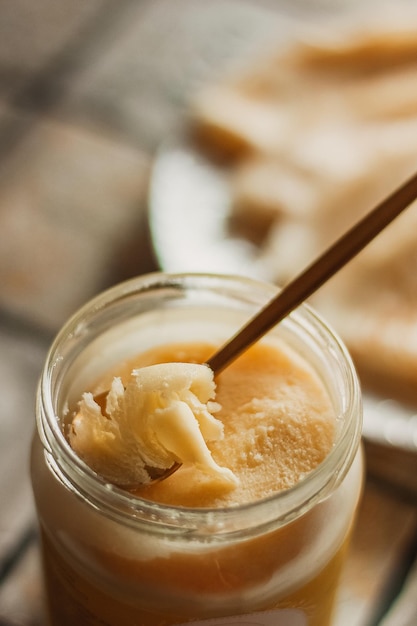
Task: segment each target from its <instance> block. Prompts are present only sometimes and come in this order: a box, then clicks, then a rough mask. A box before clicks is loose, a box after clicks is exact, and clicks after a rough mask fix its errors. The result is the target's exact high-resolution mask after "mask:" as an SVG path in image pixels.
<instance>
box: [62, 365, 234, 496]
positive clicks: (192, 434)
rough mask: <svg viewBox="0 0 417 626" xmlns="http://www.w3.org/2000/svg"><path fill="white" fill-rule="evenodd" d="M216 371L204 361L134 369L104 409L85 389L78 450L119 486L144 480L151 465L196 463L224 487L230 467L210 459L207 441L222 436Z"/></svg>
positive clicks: (76, 428) (75, 434)
mask: <svg viewBox="0 0 417 626" xmlns="http://www.w3.org/2000/svg"><path fill="white" fill-rule="evenodd" d="M215 390H216V386H215V382H214V377H213V372H212V371H211V369H210V368H209V367H207V366H206V365H198V364H193V363H162V364H157V365H150V366H148V367H143V368H140V369H135V370H133V372H132V374H131V378H130V380H129V381H128V383H127V384H126V386H125V387H124V386H123V384H122V381H121V380H120V378H114V379H113V382H112V385H111V387H110V390H109V392H108V394H107V398H106V406H105V409H104V410H103V409H102V408H101V407H100V405H99V403H98V402H96V400H95V399H94V396H93V394H92V393H89V392H88V393H84V394H83V397H82V399H81V401H80V403H79V410H78V412H77V413H76V415H75V416H74V418H73V420H72V423H71V425H70V429H69V435H68V437H69V442H70V445H71V447H72V448H73V450H74V451H75V452H76V453H77V454H78V456H79V457H80V458H82V459H83V460H84V461H85V463H87V464H88V465H89V466H90V467H91V468H92V469H93V470H94V471H95V472H97V473H98V474H99V475H101V476H102V477H103V478H104V479H105V480H106V481H108V482H110V483H113V484H115V485H118V486H121V487H134V486H136V485H140V484H147V483H149V482H150V480H151V478H150V475H149V472H148V468H158V469H168V468H170V467H172V465H173V464H174V463H180V464H183V465H184V466H186V465H190V464H192V465H195V466H196V467H197V468H198V469H200V470H202V471H203V472H205V473H206V474H209V475H210V476H211V478H212V479H213V480H214V481H216V482H218V483H219V484H224V486H225V487H227V488H234V487H235V486H236V485H237V482H238V480H237V478H236V477H235V475H234V474H233V472H232V471H231V470H229V469H228V468H225V467H220V466H219V465H218V464H217V463H216V462H215V461H214V459H213V458H212V455H211V452H210V450H209V447H208V446H207V442H210V441H216V440H220V439H222V437H223V424H222V422H221V421H220V420H218V419H216V418H215V417H214V416H213V413H215V412H216V411H217V410H219V408H220V407H219V405H218V404H217V403H216V402H214V398H215Z"/></svg>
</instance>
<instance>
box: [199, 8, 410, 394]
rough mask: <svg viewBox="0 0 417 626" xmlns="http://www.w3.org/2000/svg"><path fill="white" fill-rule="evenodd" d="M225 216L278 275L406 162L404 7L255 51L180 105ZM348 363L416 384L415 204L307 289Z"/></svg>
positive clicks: (397, 179) (293, 267)
mask: <svg viewBox="0 0 417 626" xmlns="http://www.w3.org/2000/svg"><path fill="white" fill-rule="evenodd" d="M193 112H194V126H195V129H196V134H197V136H198V137H199V138H200V141H203V142H204V145H205V146H207V147H209V148H210V150H211V151H213V152H215V153H216V154H221V155H224V157H226V158H227V161H226V162H227V169H228V172H229V176H230V187H231V190H232V197H233V200H232V206H231V209H230V210H231V224H232V225H233V227H234V228H238V229H240V230H241V232H243V233H245V234H246V235H247V236H248V237H250V238H251V239H253V240H255V241H256V242H257V243H258V245H259V254H260V257H261V258H262V260H263V261H264V262H265V263H266V264H267V266H268V267H269V268H271V269H272V271H273V275H274V276H275V279H276V281H277V282H278V283H285V282H286V281H287V280H289V279H290V278H291V277H293V276H294V275H295V274H296V273H297V272H298V271H299V270H300V269H301V268H302V267H304V266H305V264H306V263H308V262H309V261H310V260H311V259H312V258H313V257H314V256H315V255H316V254H318V253H319V252H320V251H321V250H323V249H324V247H326V246H327V245H329V244H330V243H331V242H332V241H334V240H335V238H336V237H337V236H339V235H340V234H341V233H342V232H343V231H344V230H345V229H346V228H348V227H349V226H350V225H351V224H352V223H353V222H355V221H356V220H357V219H358V218H360V217H361V216H362V215H363V214H364V213H365V212H366V211H368V210H369V209H371V208H372V207H373V205H375V204H376V203H377V202H378V201H380V200H382V199H383V198H384V197H385V196H386V195H387V194H388V193H390V192H391V191H393V190H394V188H395V187H396V186H398V185H399V184H401V183H402V182H403V181H404V180H405V179H406V178H408V177H409V176H410V175H412V174H414V173H415V171H416V169H417V13H416V12H414V14H411V15H405V16H404V14H401V17H400V18H398V19H397V14H395V16H394V17H393V19H388V18H387V19H382V18H381V19H376V20H374V22H373V23H372V24H371V23H363V24H362V25H355V26H352V25H351V26H350V27H349V28H347V29H346V30H345V32H343V33H341V32H340V31H339V32H337V33H335V34H333V35H332V36H331V35H328V36H327V37H326V36H325V37H320V38H317V39H313V38H311V39H309V40H307V39H305V40H303V41H298V42H296V43H294V44H293V45H292V46H291V47H289V48H286V49H285V50H284V49H281V50H277V51H272V52H271V51H268V53H267V54H266V56H265V57H264V58H263V59H262V60H260V59H259V58H258V59H256V62H254V64H253V65H252V66H251V67H249V66H248V67H247V68H246V69H245V70H242V71H241V72H240V74H239V75H234V76H233V77H228V78H226V79H224V80H223V81H220V82H219V83H218V84H216V85H208V86H207V87H206V88H205V89H203V90H202V91H201V92H200V93H199V94H198V95H197V98H196V100H195V102H194V104H193ZM314 304H315V305H316V306H317V307H318V308H319V309H320V310H321V311H323V313H325V314H326V316H327V317H328V318H330V320H331V321H332V322H333V323H334V325H335V327H336V328H337V329H338V330H339V332H340V333H341V334H342V336H343V337H344V339H345V341H346V342H347V344H348V346H349V348H350V349H351V351H352V354H353V355H354V358H355V359H356V362H357V365H358V368H359V370H360V371H362V372H364V373H366V374H369V375H370V376H373V378H374V379H377V380H378V381H380V382H381V383H383V381H385V380H386V381H388V380H389V381H396V382H397V383H398V385H399V386H401V385H404V386H408V387H410V388H413V386H415V385H416V384H417V205H416V206H413V207H411V208H409V209H408V210H407V211H406V212H405V213H404V214H403V216H401V217H400V218H398V220H397V221H396V222H395V223H394V224H393V225H392V226H391V227H389V229H388V230H387V231H386V232H385V233H383V234H382V235H380V238H378V239H377V240H376V241H375V242H374V243H373V244H371V246H370V247H369V248H368V249H367V250H365V251H364V252H362V253H361V254H360V255H359V256H358V257H357V259H355V260H354V261H353V262H352V263H351V264H350V265H349V266H348V267H346V268H344V269H343V270H342V271H341V272H340V273H339V274H338V275H337V276H336V277H335V278H334V279H332V281H330V283H329V284H328V285H326V286H325V287H323V288H322V289H321V290H320V292H319V293H318V294H317V296H316V297H315V298H314Z"/></svg>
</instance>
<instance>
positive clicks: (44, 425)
mask: <svg viewBox="0 0 417 626" xmlns="http://www.w3.org/2000/svg"><path fill="white" fill-rule="evenodd" d="M203 287H204V289H205V290H210V289H214V288H216V289H221V290H223V291H224V292H225V293H226V292H227V290H231V289H233V290H237V291H242V294H244V295H245V297H247V296H249V294H250V297H251V298H254V293H255V292H257V293H258V292H259V293H260V294H262V295H263V296H264V297H265V299H266V300H269V299H270V298H271V297H272V296H274V295H275V294H276V293H277V291H278V287H276V286H274V285H271V284H269V283H265V282H262V281H259V280H256V279H252V278H246V277H242V276H236V275H226V274H224V275H223V274H205V273H177V274H170V273H163V272H153V273H150V274H145V275H142V276H138V277H135V278H132V279H129V280H127V281H124V282H122V283H120V284H118V285H115V286H113V287H111V288H109V289H107V290H105V291H104V292H102V293H101V294H98V295H97V296H95V297H94V298H93V299H91V300H90V301H89V302H87V303H86V304H85V305H84V306H82V307H81V308H80V309H79V310H78V311H77V312H75V313H74V315H73V316H72V317H71V318H70V319H69V320H68V321H67V322H66V324H64V326H63V327H62V329H61V331H60V332H59V333H58V334H57V336H56V338H55V340H54V341H53V343H52V345H51V347H50V349H49V352H48V355H47V358H46V362H45V366H44V369H43V372H42V374H41V378H40V381H39V387H38V394H37V424H38V432H39V435H40V438H41V441H42V444H43V446H44V453H45V458H46V461H47V463H48V465H49V467H50V469H51V471H53V472H54V473H55V474H56V476H57V477H58V479H59V480H61V481H62V482H63V483H64V484H65V486H66V487H67V488H68V489H70V490H72V491H73V492H74V493H76V495H77V496H78V497H80V498H82V499H84V500H85V501H87V502H88V503H89V504H90V505H91V506H93V507H95V508H97V509H100V510H105V511H106V514H107V515H108V516H109V517H112V518H114V519H117V520H118V521H122V522H123V523H125V524H128V525H133V526H135V525H136V524H137V523H138V522H140V523H145V524H148V525H149V527H152V529H153V530H154V531H156V532H167V530H169V532H171V533H172V532H174V533H175V532H177V533H181V534H182V533H184V532H187V533H188V534H189V533H193V532H197V531H198V534H199V535H201V533H202V532H204V533H206V534H207V535H209V534H210V533H212V532H213V529H215V531H216V534H217V535H219V534H220V535H222V534H224V535H227V536H230V534H231V533H232V534H234V535H236V534H239V533H240V532H246V533H247V532H248V529H250V528H253V529H257V528H259V526H260V525H262V526H265V525H266V524H267V525H271V524H275V525H282V524H285V523H287V522H288V521H290V520H292V519H294V518H295V517H298V516H299V515H301V514H302V513H303V511H304V510H305V508H306V507H310V506H311V505H312V503H313V502H315V501H319V500H321V499H323V498H324V497H325V496H326V495H327V494H328V493H330V492H331V490H333V489H335V488H336V487H337V486H338V484H340V482H341V481H342V480H343V478H344V476H345V474H346V472H347V471H348V469H349V467H350V465H351V464H352V462H353V459H354V457H355V455H356V451H357V448H358V446H359V441H360V437H361V425H362V405H361V393H360V386H359V382H358V378H357V375H356V372H355V368H354V365H353V362H352V359H351V357H350V355H349V353H348V351H347V349H346V347H345V345H344V343H343V342H342V340H341V339H340V337H339V336H338V334H337V333H336V332H335V331H334V330H333V328H331V326H330V325H329V324H328V323H327V322H325V321H324V320H323V319H322V317H321V315H319V314H318V313H317V312H316V311H315V310H314V309H312V308H311V307H310V306H309V305H307V304H303V305H301V306H300V307H298V308H297V309H296V310H295V311H294V312H293V313H291V314H290V315H289V316H288V318H286V320H283V322H281V323H286V324H292V325H293V326H294V328H300V327H301V326H302V327H303V328H309V329H310V328H311V329H314V331H315V332H318V333H320V334H321V335H322V336H323V337H324V338H325V340H326V345H327V347H328V349H329V350H330V351H332V353H333V354H334V355H335V356H336V357H338V362H339V363H340V365H341V367H342V371H341V380H342V382H343V384H344V392H345V394H346V397H345V407H344V415H343V416H341V415H339V416H337V419H338V420H339V422H342V426H341V428H340V432H339V434H338V437H337V439H336V441H335V443H334V445H333V447H332V449H331V451H330V452H329V454H328V455H327V456H326V458H325V459H324V460H323V461H322V462H321V463H320V464H319V465H318V466H317V467H316V468H314V469H313V470H312V471H311V472H309V473H308V475H307V477H306V478H304V479H302V480H300V481H299V482H298V483H297V484H296V485H294V486H293V487H291V488H289V489H287V490H285V491H280V492H277V493H275V494H272V495H270V496H268V497H266V498H263V499H261V500H257V501H254V502H248V503H244V504H240V505H234V506H229V507H216V508H195V507H193V508H190V507H186V506H177V505H176V506H173V505H167V504H160V503H157V502H153V501H151V500H147V499H145V498H142V497H139V496H133V495H132V494H130V493H128V492H126V491H125V490H123V489H121V488H119V487H116V486H114V485H110V484H108V483H106V481H105V480H104V479H103V478H101V477H100V476H98V475H97V474H96V473H95V472H94V471H93V470H92V469H91V468H90V467H88V465H87V464H86V463H85V462H83V461H82V460H81V459H80V458H79V457H78V456H77V455H76V453H75V452H74V451H73V450H72V448H71V446H70V445H69V443H68V441H67V439H66V437H65V434H64V432H63V429H62V426H61V424H60V418H59V416H58V415H57V411H56V409H55V406H54V401H53V394H52V393H51V389H52V386H53V384H54V380H55V381H57V382H59V380H60V378H59V376H57V371H58V370H59V367H60V364H61V363H62V360H63V354H62V347H63V346H64V345H66V344H68V343H71V342H72V343H76V342H77V339H78V338H79V336H80V335H81V334H83V333H84V332H85V329H86V328H87V327H88V324H90V323H91V321H92V320H94V319H95V318H96V316H97V315H98V314H100V312H103V311H105V310H106V307H108V306H109V305H111V304H114V303H115V302H117V301H118V302H124V301H127V300H130V299H131V298H132V297H137V296H139V295H140V294H143V293H145V292H152V291H157V290H158V289H161V288H164V289H165V288H173V289H180V290H184V291H185V290H187V289H196V290H201V289H203ZM203 529H204V530H203Z"/></svg>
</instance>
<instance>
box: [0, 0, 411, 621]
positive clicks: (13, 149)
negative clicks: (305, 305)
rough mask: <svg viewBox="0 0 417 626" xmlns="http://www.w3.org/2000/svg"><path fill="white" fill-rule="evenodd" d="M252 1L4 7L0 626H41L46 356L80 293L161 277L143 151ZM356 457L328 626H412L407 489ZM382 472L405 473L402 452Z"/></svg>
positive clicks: (43, 2)
mask: <svg viewBox="0 0 417 626" xmlns="http://www.w3.org/2000/svg"><path fill="white" fill-rule="evenodd" d="M260 4H261V5H262V10H260V9H259V8H257V7H255V6H254V5H255V3H251V2H248V1H247V2H238V0H235V1H233V0H228V1H223V2H215V3H207V2H204V0H178V1H177V2H172V0H154V1H152V2H151V1H148V2H145V1H137V0H119V1H118V2H112V1H111V0H89V1H88V2H85V1H84V0H73V1H72V2H70V3H68V2H66V3H64V2H63V1H61V2H52V1H51V0H38V2H36V3H32V2H31V1H30V0H19V1H16V2H13V3H11V2H9V3H2V7H1V11H2V20H1V23H0V29H1V37H0V391H1V393H0V407H1V410H0V624H1V625H9V626H13V625H15V626H17V625H21V626H35V625H41V624H42V623H43V620H42V581H41V575H40V565H39V554H38V537H37V529H36V522H35V516H34V507H33V502H32V496H31V491H30V483H29V478H28V475H29V472H28V457H29V445H30V439H31V435H32V431H33V425H34V396H35V389H36V384H37V380H38V376H39V372H40V369H41V367H42V364H43V361H44V359H45V355H46V352H47V349H48V346H49V344H50V342H51V340H52V338H53V336H54V334H55V333H56V332H57V330H58V329H59V327H60V326H61V325H62V323H63V322H64V321H65V319H66V318H67V317H68V316H69V315H70V314H71V313H72V312H73V311H74V310H75V309H76V308H77V307H78V306H80V305H81V304H82V303H83V302H85V301H86V300H87V299H89V298H90V297H91V296H93V295H94V294H96V293H97V292H99V291H101V290H102V289H103V288H105V287H108V286H110V285H112V284H114V283H116V282H118V281H120V280H123V279H125V278H128V277H130V276H134V275H136V274H139V273H143V272H147V271H150V270H154V269H156V268H157V263H156V261H155V259H154V256H153V254H152V248H151V245H150V242H149V237H148V230H147V223H146V208H147V206H146V193H147V182H148V176H149V170H150V166H151V163H152V158H153V155H154V152H155V150H156V149H157V147H158V145H159V144H160V142H161V140H163V139H165V138H166V137H167V136H169V135H170V134H171V133H173V132H176V131H177V130H178V129H181V127H182V125H183V124H184V121H185V120H186V103H187V97H188V95H189V94H190V92H191V91H192V90H193V89H195V88H196V87H198V85H199V84H200V82H201V81H202V80H203V79H204V78H205V77H207V76H208V75H210V72H213V67H215V66H216V64H217V66H221V65H222V64H224V63H227V62H229V61H230V62H232V60H233V54H235V53H236V50H238V49H239V46H240V47H242V45H246V42H247V41H249V40H250V41H252V42H253V41H254V40H256V37H257V36H259V35H258V33H259V32H261V31H262V28H265V27H266V26H267V24H268V23H269V22H270V19H269V15H270V14H272V13H274V19H275V17H276V15H275V14H278V13H279V11H278V10H277V6H278V7H279V6H280V5H279V3H276V2H275V3H273V2H269V3H268V2H262V3H260ZM324 4H326V3H324ZM272 5H274V7H273V8H271V7H272ZM220 9H221V10H220ZM271 11H272V13H271ZM287 17H288V16H286V18H285V19H287ZM278 19H281V18H280V16H278ZM225 40H227V45H222V42H223V41H225ZM179 42H181V45H179ZM205 59H209V62H206V61H205ZM190 269H192V268H190ZM365 451H366V456H367V461H368V470H367V478H366V485H365V491H364V497H363V500H362V504H361V507H360V511H359V520H358V524H357V527H356V531H355V533H354V536H353V542H352V547H351V551H350V556H349V561H348V563H347V567H346V570H345V573H344V579H343V585H342V589H341V594H340V598H339V603H338V610H337V615H336V619H335V626H345V625H346V626H347V625H349V626H382V625H383V626H412V625H415V624H417V601H416V599H415V598H416V597H417V596H416V593H415V591H416V589H415V588H416V586H417V570H416V565H415V556H416V548H417V506H416V491H415V489H414V483H413V481H411V483H410V484H408V483H407V481H402V480H401V479H399V480H397V481H396V482H395V484H392V483H391V484H390V483H389V482H388V481H387V476H386V467H387V459H388V454H392V451H388V452H387V451H384V450H382V449H381V448H379V447H378V446H376V447H375V446H373V445H372V444H371V443H367V445H366V446H365ZM390 463H391V466H392V464H394V465H396V466H397V467H398V468H401V469H402V470H403V472H402V475H403V476H404V475H411V474H412V475H413V476H415V475H416V459H415V457H414V456H413V455H411V456H408V457H405V456H399V457H396V458H395V459H394V460H393V461H392V460H391V461H390ZM404 470H405V471H404Z"/></svg>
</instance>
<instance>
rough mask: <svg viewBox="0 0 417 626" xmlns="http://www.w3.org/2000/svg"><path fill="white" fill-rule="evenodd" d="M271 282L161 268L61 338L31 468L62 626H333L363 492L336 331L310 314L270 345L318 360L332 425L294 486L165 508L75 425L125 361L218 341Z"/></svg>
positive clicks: (50, 593) (290, 320) (117, 291)
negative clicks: (108, 478) (67, 431)
mask: <svg viewBox="0 0 417 626" xmlns="http://www.w3.org/2000/svg"><path fill="white" fill-rule="evenodd" d="M275 293H276V288H275V287H273V286H272V285H267V284H264V283H260V282H257V281H253V280H248V279H243V278H237V277H231V276H217V275H201V274H196V275H192V274H189V275H169V274H161V273H154V274H150V275H146V276H142V277H139V278H136V279H133V280H130V281H127V282H126V283H122V284H121V285H118V286H116V287H114V288H112V289H110V290H108V291H107V292H105V293H103V294H101V295H99V296H98V297H96V298H95V299H94V300H92V301H91V302H90V303H88V304H87V305H86V306H84V307H83V308H82V309H81V310H80V311H79V312H78V313H76V314H75V316H74V317H72V319H70V320H69V321H68V323H67V324H66V325H65V326H64V328H63V329H62V330H61V332H60V333H59V334H58V336H57V338H56V340H55V342H54V343H53V345H52V347H51V349H50V351H49V354H48V356H47V359H46V363H45V366H44V369H43V372H42V375H41V379H40V384H39V391H38V396H37V432H36V433H35V436H34V440H33V446H32V463H31V474H32V484H33V491H34V495H35V501H36V507H37V513H38V519H39V527H40V535H41V544H42V555H43V569H44V576H45V586H46V597H47V611H48V619H49V624H50V625H51V626H73V625H74V624H79V625H80V626H81V625H82V626H90V625H94V626H95V625H97V626H98V625H105V626H116V625H117V626H128V625H129V626H133V625H135V626H136V625H141V626H165V625H169V624H183V623H189V622H191V623H192V624H194V623H197V622H200V621H203V622H204V623H205V624H207V625H211V624H219V625H220V624H225V623H226V622H227V624H234V623H236V624H240V625H245V626H246V625H249V624H257V625H260V624H262V625H263V624H265V625H269V624H270V625H271V626H272V625H273V626H287V625H291V626H328V625H329V624H330V623H331V615H332V611H333V608H334V599H335V595H336V592H337V587H338V580H339V573H340V570H341V567H342V564H343V561H344V559H345V554H346V549H347V545H348V540H349V535H350V532H351V529H352V524H353V521H354V517H355V511H356V509H357V505H358V501H359V498H360V493H361V483H362V461H361V448H360V436H361V394H360V388H359V385H358V380H357V377H356V374H355V371H354V368H353V365H352V362H351V359H350V357H349V355H348V353H347V351H346V349H345V348H344V346H343V344H342V343H341V342H340V340H339V339H338V337H337V336H336V335H335V334H334V333H333V331H332V330H331V329H329V327H328V326H327V325H326V324H325V323H324V322H323V321H322V320H321V319H320V317H318V316H317V315H316V314H315V313H314V312H313V311H312V310H311V309H310V308H308V307H306V306H303V307H300V308H299V309H298V310H297V311H296V312H294V313H293V314H292V315H290V316H288V317H287V318H286V319H285V320H283V321H282V322H281V323H280V324H279V325H277V326H276V327H275V328H274V329H273V330H272V331H270V333H269V334H268V336H267V337H266V338H264V341H268V340H269V339H271V338H273V337H274V336H276V337H279V338H280V340H284V341H285V342H287V343H288V344H289V345H290V346H291V347H292V349H294V350H295V351H296V352H297V353H298V354H299V355H301V356H302V357H303V358H304V359H306V360H307V362H309V363H310V364H311V365H312V367H313V368H314V370H315V371H316V372H317V374H318V376H319V377H320V379H321V380H322V381H323V383H324V385H325V387H326V389H327V391H328V394H329V396H330V398H331V402H332V403H333V406H334V410H335V413H336V416H337V420H336V422H337V432H336V437H335V442H334V445H333V448H332V449H331V451H330V453H329V454H328V456H327V457H326V458H325V460H324V461H323V462H322V463H321V464H320V465H318V466H317V468H316V469H314V470H313V471H312V472H311V473H309V474H308V475H307V476H306V477H305V478H304V479H303V480H301V481H300V482H299V483H298V484H297V485H296V486H295V487H293V488H290V489H288V490H286V491H282V492H279V493H275V494H273V495H271V496H270V497H268V498H266V499H263V500H261V501H258V502H252V503H250V504H245V505H241V506H234V507H229V508H221V509H218V508H217V509H203V508H200V509H191V508H186V507H181V506H168V505H162V504H157V503H154V502H151V501H148V500H146V499H143V498H139V497H136V496H132V495H131V494H129V493H127V492H125V491H123V490H121V489H119V488H117V487H115V486H112V485H109V484H106V483H105V482H104V480H102V479H101V478H100V477H99V476H97V475H96V474H95V473H94V472H93V471H92V470H91V469H90V468H89V467H88V466H86V464H84V463H83V462H82V461H81V460H80V459H79V458H78V457H77V456H76V455H75V453H74V452H73V451H72V449H71V448H70V446H69V445H68V443H67V440H66V438H65V435H64V428H63V424H64V423H65V419H66V416H68V415H69V414H70V413H71V411H73V410H74V408H75V406H76V403H77V401H78V400H79V398H80V397H81V395H82V393H83V392H84V391H85V390H86V389H88V388H89V385H91V384H92V383H93V382H95V381H96V380H97V379H99V378H100V377H101V376H103V375H104V374H106V373H107V372H109V371H111V369H112V368H113V367H114V366H115V365H116V364H117V363H119V362H120V361H123V360H126V359H130V358H131V357H133V356H134V355H135V354H137V353H141V352H143V351H144V350H147V349H149V348H152V347H154V346H160V345H164V344H166V343H170V342H173V341H175V342H189V341H201V340H202V338H203V339H204V340H207V341H210V342H212V343H213V344H214V345H221V344H222V343H223V342H224V341H225V340H226V339H228V338H229V337H230V336H232V335H233V334H234V333H235V332H236V330H238V329H239V328H240V327H241V326H242V325H243V323H244V322H246V321H247V320H248V319H249V317H251V316H252V315H253V314H254V313H255V312H256V311H257V310H258V309H259V308H260V307H261V306H263V305H264V304H265V303H266V302H267V301H269V300H270V298H271V297H273V296H274V295H275Z"/></svg>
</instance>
